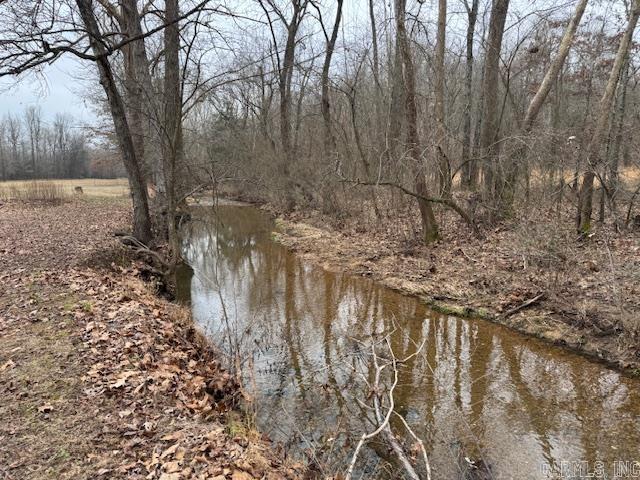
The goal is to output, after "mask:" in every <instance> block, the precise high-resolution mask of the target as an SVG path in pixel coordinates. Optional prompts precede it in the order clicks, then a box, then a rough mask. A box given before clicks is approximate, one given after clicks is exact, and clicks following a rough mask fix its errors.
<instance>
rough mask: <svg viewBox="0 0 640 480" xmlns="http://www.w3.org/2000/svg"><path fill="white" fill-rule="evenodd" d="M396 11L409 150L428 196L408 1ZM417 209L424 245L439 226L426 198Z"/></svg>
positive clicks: (399, 1)
mask: <svg viewBox="0 0 640 480" xmlns="http://www.w3.org/2000/svg"><path fill="white" fill-rule="evenodd" d="M395 9H396V36H397V38H396V43H397V47H396V48H397V50H398V52H399V65H400V66H401V72H402V80H403V84H404V97H405V118H406V122H407V145H406V146H407V149H408V154H409V157H410V159H411V161H412V163H413V165H414V177H415V188H416V193H417V194H418V195H420V196H421V197H429V191H428V188H427V183H426V180H425V175H424V171H423V168H422V167H423V162H422V159H421V153H422V152H421V149H420V143H419V138H418V111H417V106H416V86H415V72H414V67H413V59H412V58H411V49H410V46H409V39H408V36H407V30H406V27H405V16H406V0H395ZM417 201H418V208H419V209H420V218H421V221H422V233H423V240H424V243H425V244H429V243H431V242H434V241H435V240H437V239H438V236H439V235H438V224H437V222H436V219H435V215H434V214H433V209H432V207H431V204H430V203H429V202H428V201H426V200H425V199H424V198H418V199H417Z"/></svg>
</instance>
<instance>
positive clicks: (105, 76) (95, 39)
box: [76, 0, 152, 243]
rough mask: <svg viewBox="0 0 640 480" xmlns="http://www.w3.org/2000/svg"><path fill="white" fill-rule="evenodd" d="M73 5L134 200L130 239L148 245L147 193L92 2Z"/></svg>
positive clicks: (149, 231)
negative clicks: (104, 100) (86, 40)
mask: <svg viewBox="0 0 640 480" xmlns="http://www.w3.org/2000/svg"><path fill="white" fill-rule="evenodd" d="M76 4H77V5H78V9H79V11H80V16H81V17H82V21H83V23H84V25H85V28H86V29H87V33H88V38H89V44H90V45H91V49H92V50H93V53H94V55H95V56H96V57H98V58H97V60H96V64H97V66H98V74H99V77H100V84H101V85H102V87H103V88H104V91H105V94H106V95H107V100H108V103H109V109H110V111H111V117H112V119H113V125H114V128H115V132H116V137H117V139H118V144H119V147H120V153H121V154H122V160H123V163H124V166H125V169H126V171H127V177H128V178H129V188H130V189H131V196H132V199H133V235H134V236H135V237H136V238H137V239H138V240H140V241H141V242H143V243H150V242H151V240H152V234H151V221H150V218H149V203H148V199H147V189H146V185H145V183H144V178H143V176H142V172H141V170H140V164H139V162H138V159H137V157H136V151H135V147H134V144H133V139H132V137H131V131H130V129H129V124H128V122H127V116H126V113H125V107H124V102H123V101H122V97H121V96H120V92H119V91H118V87H117V84H116V81H115V78H114V75H113V71H112V69H111V64H110V63H109V59H108V57H107V55H106V53H107V52H106V50H105V46H104V44H103V43H102V41H101V38H102V35H101V33H100V29H99V27H98V22H97V21H96V18H95V15H94V13H93V2H92V0H76Z"/></svg>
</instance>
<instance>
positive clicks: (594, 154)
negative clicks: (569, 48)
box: [577, 0, 640, 236]
mask: <svg viewBox="0 0 640 480" xmlns="http://www.w3.org/2000/svg"><path fill="white" fill-rule="evenodd" d="M638 17H640V0H635V1H634V2H633V7H632V10H631V13H630V16H629V22H628V24H627V29H626V30H625V32H624V35H623V36H622V39H621V40H620V44H619V46H618V53H617V54H616V58H615V61H614V63H613V67H612V69H611V73H610V75H609V80H608V81H607V85H606V87H605V90H604V93H603V95H602V99H601V100H600V112H599V114H598V117H597V119H596V124H595V127H594V129H593V132H592V134H591V140H590V142H589V146H588V147H587V162H586V171H585V173H584V175H583V177H582V184H581V186H580V194H579V197H578V198H579V201H578V213H577V228H578V233H579V234H580V235H582V236H585V235H588V234H589V232H590V230H591V214H592V212H593V183H594V180H595V177H596V168H597V166H598V164H599V163H600V161H599V160H600V159H599V157H600V149H601V147H602V141H603V137H604V133H605V131H606V129H607V124H608V122H609V114H610V112H611V106H612V104H613V98H614V96H615V91H616V86H617V84H618V79H619V78H620V72H621V71H622V67H623V66H624V64H625V61H626V58H627V55H628V54H629V48H630V46H631V40H632V38H633V32H634V31H635V29H636V25H637V23H638Z"/></svg>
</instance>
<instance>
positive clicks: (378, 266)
mask: <svg viewBox="0 0 640 480" xmlns="http://www.w3.org/2000/svg"><path fill="white" fill-rule="evenodd" d="M265 208H267V209H268V210H271V211H272V212H274V213H276V214H277V213H278V212H277V211H276V210H275V209H273V208H270V207H265ZM406 223H407V222H405V221H404V219H399V221H398V229H393V228H388V229H387V230H386V231H382V232H381V231H378V232H375V233H372V232H371V231H367V230H365V229H363V228H361V226H359V225H358V223H357V221H348V222H344V223H342V224H341V225H338V226H334V227H332V224H335V221H333V220H332V219H330V218H328V217H326V216H323V215H321V214H319V213H317V212H297V213H293V214H287V215H281V216H280V217H279V219H278V226H279V232H278V233H276V234H274V236H275V238H276V240H277V241H279V242H281V243H282V244H284V245H286V246H287V247H289V248H291V249H293V250H295V251H297V252H298V253H299V254H301V255H303V256H304V257H306V258H308V259H310V260H312V261H314V262H315V263H318V264H321V265H322V266H323V267H324V268H327V269H329V270H341V271H346V272H349V273H352V274H355V275H362V276H367V277H371V278H374V279H376V280H377V281H379V282H381V283H383V284H384V285H386V286H388V287H390V288H393V289H395V290H398V291H400V292H403V293H406V294H410V295H418V296H421V297H423V298H424V300H425V302H427V303H429V304H431V305H432V306H433V307H434V308H435V309H439V310H441V311H443V312H445V313H455V314H459V315H463V316H471V317H474V316H475V317H478V316H480V317H484V318H486V319H490V320H492V321H495V322H498V323H501V324H504V325H507V326H509V327H511V328H513V329H515V330H517V331H520V332H523V333H526V334H529V335H534V336H536V337H539V338H542V339H545V340H547V341H549V342H551V343H554V344H557V345H562V346H564V347H569V348H571V349H574V350H576V351H579V352H581V353H584V354H586V355H589V356H592V357H596V358H598V359H600V360H603V361H605V362H607V363H610V364H612V365H615V366H616V367H618V368H620V369H623V370H625V371H627V372H628V373H631V374H635V375H637V374H640V335H639V332H640V325H639V321H638V318H640V303H639V302H640V277H638V272H640V238H639V236H638V235H637V234H632V233H626V234H615V233H613V232H606V234H605V233H602V234H600V235H598V236H597V237H596V238H593V239H591V240H590V241H589V242H583V243H578V242H576V240H575V238H574V237H573V236H572V234H571V232H570V231H569V229H567V231H566V232H564V231H563V232H558V231H555V230H552V229H551V227H545V226H544V223H540V219H538V224H537V225H534V224H532V225H530V228H531V230H529V231H523V229H522V226H520V227H518V228H505V227H503V228H496V229H495V230H492V231H488V232H485V233H486V237H485V238H483V239H479V238H475V237H474V236H473V235H472V234H471V233H470V232H468V231H465V229H464V227H463V226H460V225H457V226H453V227H452V225H447V226H446V227H447V230H445V232H446V231H449V232H455V233H448V234H446V233H445V236H444V238H443V239H442V240H440V241H439V242H438V243H436V244H435V245H433V246H429V247H425V246H420V245H417V244H416V243H415V242H411V241H407V240H406V237H404V238H402V235H401V234H400V232H399V230H400V229H401V226H400V225H403V224H404V225H406ZM550 224H551V223H550ZM542 228H548V231H547V232H545V231H539V230H540V229H542Z"/></svg>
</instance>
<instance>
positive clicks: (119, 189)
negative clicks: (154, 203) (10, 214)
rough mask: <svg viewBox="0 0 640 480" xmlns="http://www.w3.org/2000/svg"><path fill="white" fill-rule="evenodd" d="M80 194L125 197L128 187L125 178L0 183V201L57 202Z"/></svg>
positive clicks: (127, 193)
mask: <svg viewBox="0 0 640 480" xmlns="http://www.w3.org/2000/svg"><path fill="white" fill-rule="evenodd" d="M76 187H80V188H82V194H83V195H86V196H90V197H126V196H128V195H129V185H128V183H127V180H126V179H125V178H115V179H96V178H83V179H71V180H58V179H55V180H12V181H8V182H0V200H41V201H57V200H62V199H64V198H65V197H71V196H73V195H78V193H76Z"/></svg>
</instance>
